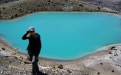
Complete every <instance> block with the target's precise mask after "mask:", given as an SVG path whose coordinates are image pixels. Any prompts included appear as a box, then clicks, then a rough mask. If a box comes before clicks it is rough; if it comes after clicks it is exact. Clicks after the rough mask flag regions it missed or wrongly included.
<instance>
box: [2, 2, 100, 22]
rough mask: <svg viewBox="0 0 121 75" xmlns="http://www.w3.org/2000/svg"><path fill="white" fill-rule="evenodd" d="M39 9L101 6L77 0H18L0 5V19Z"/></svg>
mask: <svg viewBox="0 0 121 75" xmlns="http://www.w3.org/2000/svg"><path fill="white" fill-rule="evenodd" d="M40 11H55V12H57V11H66V12H68V11H81V12H99V11H101V8H100V7H98V6H96V5H93V4H89V3H86V2H82V1H78V0H20V1H15V2H9V3H4V4H1V5H0V19H1V20H9V19H14V18H17V17H20V16H23V15H25V14H30V13H33V12H40Z"/></svg>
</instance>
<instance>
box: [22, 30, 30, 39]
mask: <svg viewBox="0 0 121 75" xmlns="http://www.w3.org/2000/svg"><path fill="white" fill-rule="evenodd" d="M28 34H29V31H27V32H26V34H24V35H23V37H22V39H23V40H26V39H28V37H27V35H28Z"/></svg>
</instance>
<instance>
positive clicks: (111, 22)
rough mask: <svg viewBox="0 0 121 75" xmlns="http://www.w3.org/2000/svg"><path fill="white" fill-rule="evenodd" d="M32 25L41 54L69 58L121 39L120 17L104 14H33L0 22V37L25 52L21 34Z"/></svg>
mask: <svg viewBox="0 0 121 75" xmlns="http://www.w3.org/2000/svg"><path fill="white" fill-rule="evenodd" d="M30 26H34V27H35V29H36V32H37V33H39V34H40V35H41V40H42V50H41V53H40V56H41V57H46V58H52V59H61V60H71V59H76V58H80V57H82V56H84V55H87V54H89V53H92V52H94V51H96V50H97V49H99V48H101V47H103V46H107V45H110V44H117V43H120V42H121V18H120V17H118V16H115V15H113V14H105V13H56V12H55V13H54V12H51V13H49V12H48V13H34V14H31V15H27V16H24V17H22V18H18V19H16V20H12V21H0V34H1V35H2V37H3V38H4V39H5V40H7V42H9V43H11V44H12V45H13V46H15V47H16V48H18V49H19V50H20V51H21V52H24V53H27V52H26V47H27V44H28V41H27V40H26V41H23V40H22V39H21V37H22V36H23V34H24V33H26V31H27V30H28V27H30Z"/></svg>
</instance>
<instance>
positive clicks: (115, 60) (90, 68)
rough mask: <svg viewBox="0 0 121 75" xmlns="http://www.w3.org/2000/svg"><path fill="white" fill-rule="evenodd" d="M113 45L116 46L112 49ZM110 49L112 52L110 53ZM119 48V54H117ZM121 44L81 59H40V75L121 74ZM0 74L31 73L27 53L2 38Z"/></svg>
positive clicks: (20, 74)
mask: <svg viewBox="0 0 121 75" xmlns="http://www.w3.org/2000/svg"><path fill="white" fill-rule="evenodd" d="M111 47H114V48H112V49H110V48H111ZM108 50H109V51H111V53H108ZM115 50H117V55H116V56H115V54H116V52H115ZM120 50H121V45H120V44H116V45H111V46H107V47H104V48H102V49H101V50H100V51H97V52H95V53H92V54H90V55H87V56H84V57H82V58H79V59H75V60H70V61H62V60H53V59H47V58H40V59H39V63H38V64H39V69H40V72H41V74H39V75H120V74H121V63H120V62H121V51H120ZM0 66H1V67H0V75H6V74H7V75H30V74H31V62H29V61H28V59H27V55H26V54H24V53H21V52H19V51H18V50H17V49H16V48H14V47H12V46H10V45H8V43H7V42H5V41H4V40H2V39H0Z"/></svg>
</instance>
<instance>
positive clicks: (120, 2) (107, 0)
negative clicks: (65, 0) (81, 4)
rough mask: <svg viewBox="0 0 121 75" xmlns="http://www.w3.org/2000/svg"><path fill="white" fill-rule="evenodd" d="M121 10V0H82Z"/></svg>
mask: <svg viewBox="0 0 121 75" xmlns="http://www.w3.org/2000/svg"><path fill="white" fill-rule="evenodd" d="M80 1H85V2H91V3H93V4H96V5H99V6H102V7H107V8H111V9H113V10H116V11H120V12H121V0H80Z"/></svg>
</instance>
